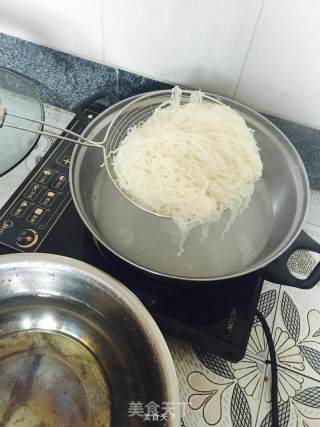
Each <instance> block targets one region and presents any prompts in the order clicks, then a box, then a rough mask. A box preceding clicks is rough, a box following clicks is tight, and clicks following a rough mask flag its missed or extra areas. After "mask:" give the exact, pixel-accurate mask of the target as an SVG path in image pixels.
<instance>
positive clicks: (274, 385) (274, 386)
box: [256, 310, 279, 427]
mask: <svg viewBox="0 0 320 427" xmlns="http://www.w3.org/2000/svg"><path fill="white" fill-rule="evenodd" d="M256 316H257V318H258V319H259V321H260V323H261V325H262V328H263V331H264V334H265V336H266V339H267V344H268V348H269V352H270V364H271V414H272V427H279V410H278V367H277V356H276V350H275V347H274V342H273V339H272V335H271V331H270V328H269V326H268V323H267V322H266V319H265V318H264V317H263V315H262V314H261V313H260V311H258V310H257V311H256Z"/></svg>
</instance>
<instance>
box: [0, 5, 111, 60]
mask: <svg viewBox="0 0 320 427" xmlns="http://www.w3.org/2000/svg"><path fill="white" fill-rule="evenodd" d="M100 6H101V5H100V0H90V1H85V0H54V1H39V0H9V1H4V0H1V4H0V32H3V33H7V34H10V35H13V36H16V37H20V38H22V39H26V40H29V41H32V42H35V43H38V44H41V45H45V46H49V47H53V48H55V49H58V50H62V51H64V52H68V53H72V54H75V55H78V56H81V57H85V58H89V59H92V60H94V61H98V62H102V59H103V46H102V26H101V13H100V11H101V7H100Z"/></svg>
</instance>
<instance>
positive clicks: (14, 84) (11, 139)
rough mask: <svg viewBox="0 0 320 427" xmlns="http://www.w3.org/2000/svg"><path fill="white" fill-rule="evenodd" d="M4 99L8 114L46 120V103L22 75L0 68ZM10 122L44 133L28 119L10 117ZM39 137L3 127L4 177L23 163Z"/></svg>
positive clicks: (0, 163)
mask: <svg viewBox="0 0 320 427" xmlns="http://www.w3.org/2000/svg"><path fill="white" fill-rule="evenodd" d="M0 99H1V102H2V103H3V104H5V105H6V107H7V108H8V111H10V112H11V113H14V114H18V115H23V116H27V117H29V118H31V119H35V120H44V108H43V103H42V101H41V100H40V98H39V96H38V95H37V93H36V92H35V90H34V89H33V88H32V86H31V85H30V84H29V83H28V82H26V81H25V80H24V79H23V78H22V77H21V76H20V75H18V74H16V73H15V72H13V71H9V70H7V69H5V68H0ZM6 121H7V123H9V124H13V125H17V126H24V125H26V124H27V125H28V127H29V128H31V129H34V130H40V129H41V127H42V125H40V124H38V123H30V122H28V123H26V121H25V120H23V119H19V118H15V117H8V118H7V119H6ZM38 138H39V136H38V135H35V134H30V133H28V132H23V131H21V130H17V129H12V128H7V127H2V128H0V176H1V175H4V174H5V173H7V172H8V171H9V170H11V169H12V168H14V167H15V166H16V165H17V164H18V163H20V162H21V161H22V160H23V159H24V158H25V157H26V156H27V155H28V153H29V152H30V151H31V150H32V148H33V147H34V146H35V144H36V142H37V140H38Z"/></svg>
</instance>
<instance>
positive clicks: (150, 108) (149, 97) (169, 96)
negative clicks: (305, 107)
mask: <svg viewBox="0 0 320 427" xmlns="http://www.w3.org/2000/svg"><path fill="white" fill-rule="evenodd" d="M197 96H201V98H202V99H203V101H205V102H210V103H218V104H222V102H220V101H219V100H217V99H215V98H213V97H211V96H208V95H206V94H203V93H200V92H199V91H191V90H182V89H180V88H178V87H175V88H174V89H172V90H163V91H161V93H159V91H156V92H148V93H147V94H144V95H141V96H139V97H138V98H135V99H134V100H133V101H131V102H129V103H128V104H127V105H125V106H124V107H123V108H121V109H120V110H119V112H118V113H117V114H116V115H115V117H114V118H113V119H112V120H111V122H110V124H109V126H108V128H107V131H106V135H105V137H104V139H103V140H102V141H92V140H89V139H88V138H86V137H84V136H83V135H79V134H77V133H76V132H73V131H72V130H69V129H64V128H61V127H59V126H54V125H50V124H48V123H46V122H45V121H41V120H34V119H31V118H28V117H25V116H21V115H17V114H12V113H10V112H8V111H7V109H6V107H5V105H3V104H1V100H0V128H1V127H3V126H7V127H11V128H14V129H19V130H21V131H26V132H31V133H35V134H40V135H45V136H48V137H52V138H56V139H61V140H64V141H72V142H74V143H77V144H81V145H85V146H89V147H96V148H100V149H102V152H103V158H104V164H105V166H106V169H107V172H108V174H109V176H110V179H111V181H112V183H113V184H114V186H115V187H116V188H117V190H118V191H119V192H120V193H121V194H122V195H123V196H124V197H125V198H126V199H127V200H128V201H129V202H130V203H132V204H134V205H135V206H137V207H138V208H140V209H142V210H144V211H146V212H149V213H151V214H153V215H157V216H160V217H164V218H168V216H166V215H162V214H159V213H156V212H154V211H151V210H150V209H148V208H147V207H145V206H143V205H141V204H139V203H138V202H136V201H135V200H132V199H131V198H130V196H129V195H128V194H126V193H125V192H124V191H123V190H122V188H121V187H120V186H119V183H118V179H117V175H116V173H115V170H114V167H113V162H114V157H115V155H116V153H117V150H118V148H119V145H120V143H121V142H122V141H123V139H124V138H125V137H126V136H127V134H128V131H129V130H130V129H131V128H133V127H135V126H140V125H141V124H143V123H144V122H145V121H146V120H148V118H149V117H150V116H151V115H152V114H153V113H154V111H155V110H156V109H159V108H166V107H167V106H169V105H172V103H174V102H177V101H178V102H179V103H180V104H181V105H183V104H186V103H188V102H190V100H191V99H192V97H197ZM177 98H178V99H177ZM7 116H8V117H13V118H18V119H21V120H25V121H28V122H33V123H38V124H41V125H43V126H45V127H49V128H52V129H54V130H55V131H60V132H63V134H62V135H59V134H56V133H54V132H48V131H46V130H43V129H42V130H38V129H29V128H27V127H25V126H17V125H12V124H9V123H6V117H7Z"/></svg>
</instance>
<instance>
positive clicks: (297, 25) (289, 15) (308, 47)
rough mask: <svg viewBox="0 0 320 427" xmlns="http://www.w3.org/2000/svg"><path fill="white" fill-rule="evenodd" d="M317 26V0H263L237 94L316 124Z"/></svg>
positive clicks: (319, 82) (319, 91) (319, 117)
mask: <svg viewBox="0 0 320 427" xmlns="http://www.w3.org/2000/svg"><path fill="white" fill-rule="evenodd" d="M319 26H320V2H319V0H282V1H277V0H266V2H265V5H264V8H263V12H262V15H261V18H260V20H259V23H258V25H257V31H256V33H255V37H254V39H253V43H252V46H251V49H250V51H249V55H248V59H247V62H246V65H245V67H244V71H243V74H242V77H241V80H240V84H239V87H238V90H237V93H236V98H237V99H238V100H239V101H243V102H245V103H247V104H249V105H251V106H253V107H254V108H256V109H257V110H261V111H265V112H269V113H272V114H274V115H277V116H279V117H283V118H287V119H290V120H295V121H297V122H300V123H304V124H307V125H311V126H314V127H317V128H320V109H319V99H320V30H319V28H320V27H319Z"/></svg>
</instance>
